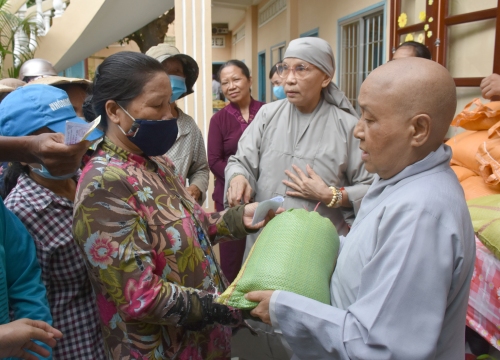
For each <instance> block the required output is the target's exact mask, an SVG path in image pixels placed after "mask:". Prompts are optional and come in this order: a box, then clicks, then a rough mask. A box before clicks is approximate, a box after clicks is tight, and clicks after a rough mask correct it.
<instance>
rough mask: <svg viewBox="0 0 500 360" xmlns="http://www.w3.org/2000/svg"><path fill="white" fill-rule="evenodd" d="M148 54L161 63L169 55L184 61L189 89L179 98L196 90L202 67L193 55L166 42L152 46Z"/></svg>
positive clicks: (187, 87)
mask: <svg viewBox="0 0 500 360" xmlns="http://www.w3.org/2000/svg"><path fill="white" fill-rule="evenodd" d="M146 55H147V56H150V57H152V58H154V59H156V60H158V61H159V62H160V63H162V62H164V61H165V60H167V59H168V58H169V57H175V58H176V59H179V60H180V62H181V63H182V67H183V70H184V75H185V76H186V89H187V91H186V92H185V93H184V94H182V95H181V96H180V97H179V99H180V98H183V97H184V96H186V95H189V94H192V93H193V92H194V90H193V86H194V84H195V83H196V80H197V79H198V75H199V73H200V68H199V67H198V64H197V63H196V61H195V60H194V59H193V58H192V57H191V56H189V55H186V54H181V52H180V51H179V49H177V48H176V47H175V46H173V45H170V44H166V43H161V44H158V45H156V46H152V47H150V48H149V50H148V51H146Z"/></svg>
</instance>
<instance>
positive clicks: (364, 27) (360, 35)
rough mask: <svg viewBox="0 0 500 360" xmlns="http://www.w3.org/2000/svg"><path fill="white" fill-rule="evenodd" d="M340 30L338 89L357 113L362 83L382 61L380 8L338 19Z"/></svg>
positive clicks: (382, 24)
mask: <svg viewBox="0 0 500 360" xmlns="http://www.w3.org/2000/svg"><path fill="white" fill-rule="evenodd" d="M339 27H340V31H339V32H340V64H339V65H340V66H339V74H340V76H339V80H340V83H339V86H340V88H341V89H342V91H344V93H345V94H346V96H347V98H348V99H349V101H351V103H352V105H353V106H354V107H355V108H356V110H357V111H358V112H359V106H358V93H359V88H360V87H361V83H362V82H363V80H365V79H366V77H367V76H368V74H369V73H370V72H371V71H372V70H373V69H375V68H376V67H377V66H379V65H381V64H382V62H383V61H384V10H383V6H382V7H380V6H377V7H376V8H374V9H370V10H367V11H364V12H362V13H361V14H359V15H356V16H351V17H347V18H343V19H340V20H339Z"/></svg>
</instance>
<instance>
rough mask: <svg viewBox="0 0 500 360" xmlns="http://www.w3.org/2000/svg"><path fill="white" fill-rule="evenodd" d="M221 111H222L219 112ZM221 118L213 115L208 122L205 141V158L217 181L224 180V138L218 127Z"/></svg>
mask: <svg viewBox="0 0 500 360" xmlns="http://www.w3.org/2000/svg"><path fill="white" fill-rule="evenodd" d="M221 111H222V110H221ZM220 122H221V116H220V115H218V114H215V115H214V116H212V120H211V121H210V128H209V130H208V139H207V156H208V166H209V167H210V170H211V171H212V172H213V173H214V175H215V176H216V177H218V178H219V179H224V169H225V168H226V165H227V159H226V158H225V156H224V138H223V136H222V131H221V127H220Z"/></svg>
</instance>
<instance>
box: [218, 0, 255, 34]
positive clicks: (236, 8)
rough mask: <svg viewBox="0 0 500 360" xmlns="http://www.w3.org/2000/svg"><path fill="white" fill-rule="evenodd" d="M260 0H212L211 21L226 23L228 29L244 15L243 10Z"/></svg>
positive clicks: (233, 26)
mask: <svg viewBox="0 0 500 360" xmlns="http://www.w3.org/2000/svg"><path fill="white" fill-rule="evenodd" d="M261 2H262V0H212V23H214V24H216V23H227V24H228V27H229V30H236V29H235V26H236V25H238V24H239V22H240V21H241V20H242V19H243V17H244V16H245V10H246V9H247V8H248V7H249V6H252V5H258V4H259V3H261Z"/></svg>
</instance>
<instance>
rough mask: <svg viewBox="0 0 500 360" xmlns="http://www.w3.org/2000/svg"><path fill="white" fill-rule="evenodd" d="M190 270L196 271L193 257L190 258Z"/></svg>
mask: <svg viewBox="0 0 500 360" xmlns="http://www.w3.org/2000/svg"><path fill="white" fill-rule="evenodd" d="M188 268H189V270H190V271H194V258H193V257H189V260H188Z"/></svg>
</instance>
